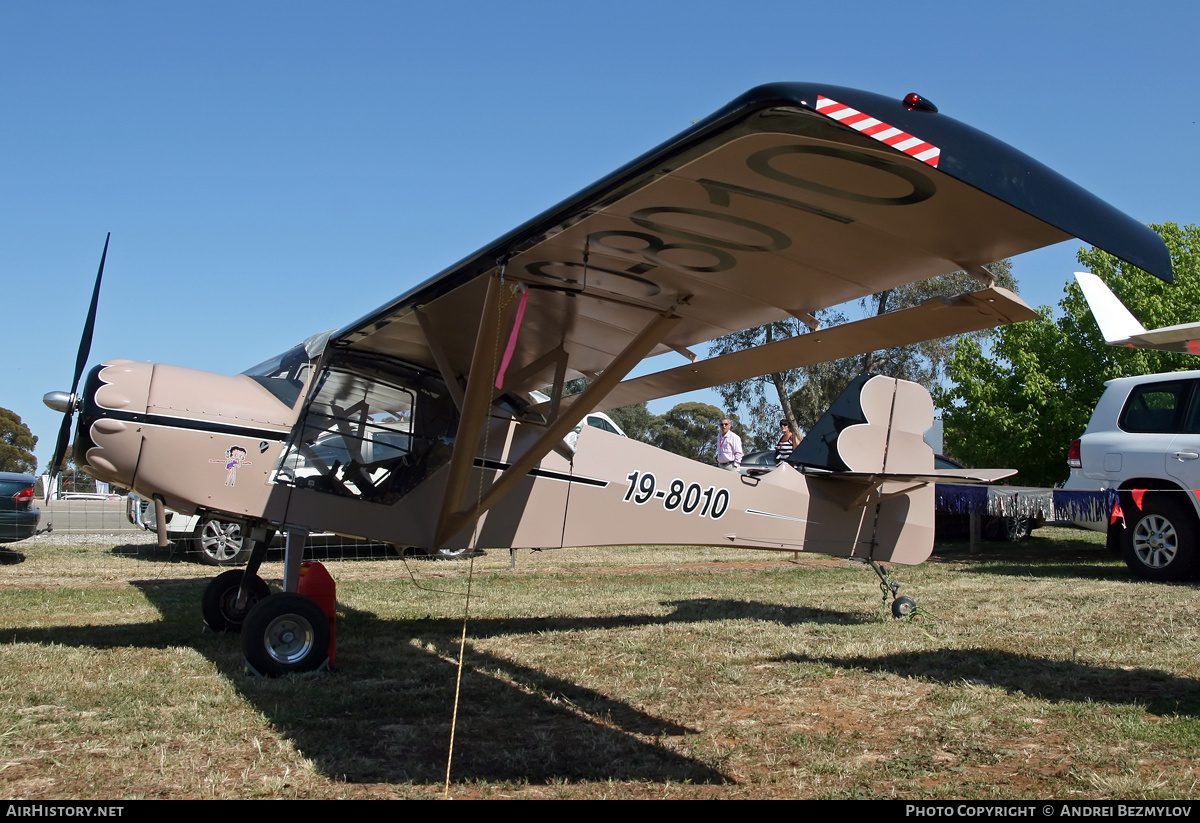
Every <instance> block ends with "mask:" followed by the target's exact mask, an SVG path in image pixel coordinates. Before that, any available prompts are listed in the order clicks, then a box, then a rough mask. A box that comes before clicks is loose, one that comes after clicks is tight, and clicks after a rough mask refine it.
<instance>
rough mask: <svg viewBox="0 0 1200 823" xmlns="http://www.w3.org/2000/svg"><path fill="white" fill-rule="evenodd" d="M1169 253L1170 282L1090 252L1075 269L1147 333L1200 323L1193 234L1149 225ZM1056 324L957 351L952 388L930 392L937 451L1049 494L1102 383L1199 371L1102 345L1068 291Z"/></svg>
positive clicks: (950, 368)
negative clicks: (940, 441) (1102, 287)
mask: <svg viewBox="0 0 1200 823" xmlns="http://www.w3.org/2000/svg"><path fill="white" fill-rule="evenodd" d="M1152 228H1153V229H1154V230H1155V231H1157V232H1158V233H1159V234H1160V235H1162V237H1163V240H1165V241H1166V244H1167V247H1168V249H1169V250H1170V252H1171V258H1172V263H1173V265H1174V269H1175V284H1174V285H1173V286H1172V285H1168V284H1166V283H1163V282H1162V281H1161V280H1159V279H1158V278H1156V277H1152V276H1151V275H1149V274H1146V273H1145V272H1143V271H1141V270H1140V269H1137V268H1135V267H1133V266H1130V265H1129V264H1127V263H1124V262H1122V261H1120V260H1118V259H1117V258H1115V257H1113V256H1112V255H1110V254H1107V253H1105V252H1102V251H1098V250H1096V249H1081V250H1080V252H1079V255H1078V257H1079V262H1080V263H1082V264H1083V265H1084V266H1086V267H1087V268H1088V269H1090V270H1091V271H1092V272H1094V273H1095V274H1097V275H1099V276H1100V277H1101V278H1102V279H1103V280H1104V281H1105V282H1106V283H1107V284H1108V285H1109V287H1110V288H1111V289H1112V290H1113V292H1114V293H1116V294H1117V296H1119V297H1120V298H1121V300H1122V302H1124V303H1125V305H1126V306H1128V307H1129V310H1130V311H1132V312H1133V314H1134V315H1135V316H1136V317H1137V318H1138V319H1139V320H1140V321H1141V322H1142V325H1144V326H1145V327H1146V328H1159V327H1161V326H1171V325H1175V324H1178V323H1188V322H1193V321H1196V320H1200V227H1197V226H1194V225H1192V226H1185V227H1182V228H1181V227H1180V226H1178V225H1176V224H1174V223H1168V224H1165V225H1159V226H1152ZM1058 308H1059V309H1060V311H1061V314H1060V315H1059V316H1058V317H1057V318H1055V317H1054V314H1053V311H1052V309H1051V308H1050V307H1048V306H1043V307H1042V308H1041V309H1040V314H1041V316H1040V317H1039V318H1038V319H1037V320H1030V321H1028V322H1025V323H1016V324H1014V325H1011V326H1004V327H1002V328H1001V329H999V331H998V332H997V334H996V336H995V337H994V340H993V343H992V345H991V347H990V350H985V349H984V348H983V347H982V346H981V345H979V342H978V341H976V340H963V341H960V342H959V343H958V346H957V348H956V349H955V352H954V355H953V357H952V358H951V359H950V361H949V363H948V364H947V374H948V376H949V377H950V379H951V381H952V383H951V385H949V386H948V387H946V388H943V389H941V390H939V391H937V392H935V400H936V402H937V404H938V406H939V407H941V409H942V410H943V418H942V419H943V422H944V424H945V441H946V451H947V452H949V453H950V454H951V455H953V456H954V457H956V458H958V459H959V460H961V461H963V462H964V463H967V464H969V465H973V466H1005V467H1009V468H1015V469H1017V470H1018V471H1019V475H1018V479H1019V482H1021V483H1023V484H1026V485H1033V486H1052V485H1057V484H1059V483H1061V482H1062V481H1064V480H1065V479H1066V477H1067V474H1068V469H1067V464H1066V449H1067V447H1068V446H1069V445H1070V442H1071V441H1072V440H1074V439H1075V438H1076V437H1078V436H1079V435H1080V434H1082V433H1083V430H1084V428H1086V426H1087V421H1088V418H1089V417H1090V416H1091V413H1092V409H1093V408H1094V407H1095V405H1096V401H1097V400H1098V399H1099V398H1100V395H1101V393H1102V392H1103V390H1104V382H1105V381H1106V380H1111V379H1113V378H1115V377H1126V376H1129V375H1137V374H1151V373H1154V372H1169V371H1177V370H1179V369H1194V368H1200V360H1197V359H1196V358H1195V357H1193V356H1191V355H1185V354H1173V353H1170V352H1158V351H1150V350H1147V349H1129V348H1118V347H1113V346H1109V345H1106V344H1105V342H1104V339H1103V338H1102V337H1101V335H1100V330H1099V329H1098V328H1097V326H1096V322H1095V320H1093V318H1092V315H1091V312H1090V311H1089V309H1088V307H1087V301H1086V300H1085V299H1084V297H1083V293H1082V292H1081V291H1080V289H1079V286H1078V284H1077V283H1075V282H1072V283H1071V284H1070V285H1069V286H1068V287H1067V289H1066V296H1065V297H1064V298H1063V299H1062V301H1060V302H1059V304H1058Z"/></svg>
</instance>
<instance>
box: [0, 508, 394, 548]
mask: <svg viewBox="0 0 1200 823" xmlns="http://www.w3.org/2000/svg"><path fill="white" fill-rule="evenodd" d="M127 502H128V501H127V499H126V498H125V497H124V496H116V495H114V496H112V497H110V498H109V499H103V500H100V499H79V498H73V499H72V498H68V499H61V500H38V501H36V502H35V505H36V506H37V507H38V508H40V509H41V519H40V521H39V523H38V529H39V534H38V535H37V536H35V537H33V538H31V540H33V541H34V543H36V542H38V541H41V540H47V539H54V540H72V539H75V540H79V541H80V542H86V543H95V542H97V541H98V540H100V541H102V542H109V541H111V542H112V543H113V545H114V546H119V547H120V548H121V551H122V553H127V552H133V553H137V554H162V555H163V556H164V557H182V558H184V559H187V560H194V561H196V562H210V563H211V558H210V557H208V556H207V555H206V554H205V553H204V552H202V551H201V550H200V545H199V542H198V540H199V535H195V534H189V533H180V532H170V537H171V543H170V545H168V546H167V547H166V548H159V547H158V545H157V536H156V535H155V533H154V532H153V531H148V530H146V529H145V528H143V527H142V526H140V525H137V524H136V523H133V522H131V521H130V519H129V517H128V515H127ZM22 545H23V544H22V543H11V544H5V545H4V546H0V549H3V548H8V549H10V550H14V551H16V550H20V549H21V546H22ZM402 553H403V550H400V549H397V548H395V547H393V546H391V545H388V544H386V543H376V542H371V541H366V540H356V539H353V538H349V537H343V536H341V535H336V534H313V535H310V536H309V538H308V541H307V544H306V549H305V556H306V557H310V558H312V559H316V560H380V559H388V558H399V557H400V556H401V555H402ZM282 554H283V541H282V537H281V536H276V538H275V539H274V540H273V541H272V545H271V548H270V550H269V552H268V559H281V558H282ZM244 562H245V561H244V559H242V560H240V563H244ZM240 563H239V564H240Z"/></svg>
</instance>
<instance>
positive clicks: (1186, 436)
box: [1066, 371, 1200, 580]
mask: <svg viewBox="0 0 1200 823" xmlns="http://www.w3.org/2000/svg"><path fill="white" fill-rule="evenodd" d="M1067 463H1068V465H1070V466H1071V478H1070V479H1069V480H1068V481H1067V483H1066V488H1068V489H1097V488H1099V489H1109V488H1111V489H1117V490H1119V491H1121V492H1122V494H1121V495H1120V500H1121V508H1122V510H1123V511H1124V514H1125V525H1124V528H1122V527H1121V526H1120V525H1119V524H1118V525H1115V526H1110V527H1109V546H1110V547H1111V548H1114V549H1116V548H1118V547H1119V548H1120V551H1121V554H1122V555H1123V556H1124V558H1125V562H1126V563H1127V564H1128V565H1129V567H1130V568H1131V569H1133V571H1134V572H1135V573H1137V574H1138V575H1140V576H1141V577H1144V578H1146V579H1147V580H1187V579H1191V578H1193V577H1195V576H1196V575H1197V573H1200V545H1198V544H1197V540H1198V539H1200V499H1198V497H1197V492H1196V490H1197V489H1200V371H1182V372H1171V373H1168V374H1149V375H1145V376H1142V377H1122V378H1118V379H1116V380H1110V381H1108V382H1107V383H1106V384H1105V389H1104V394H1103V395H1101V397H1100V402H1098V403H1097V404H1096V410H1095V411H1094V412H1092V419H1091V420H1090V421H1089V422H1088V426H1087V430H1086V431H1085V432H1084V433H1083V436H1082V437H1080V438H1079V439H1078V440H1076V441H1075V442H1074V443H1072V444H1071V448H1070V451H1069V453H1068V457H1067Z"/></svg>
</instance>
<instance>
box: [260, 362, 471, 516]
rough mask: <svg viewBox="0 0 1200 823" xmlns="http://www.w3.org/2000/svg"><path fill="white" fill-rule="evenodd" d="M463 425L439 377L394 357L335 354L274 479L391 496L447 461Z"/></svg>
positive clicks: (383, 498)
mask: <svg viewBox="0 0 1200 823" xmlns="http://www.w3.org/2000/svg"><path fill="white" fill-rule="evenodd" d="M457 426H458V412H457V409H456V408H455V406H454V403H453V400H452V399H451V398H450V396H449V394H448V393H447V392H446V391H445V386H444V385H443V384H442V383H441V381H440V380H437V379H436V378H433V377H431V376H430V375H428V374H427V373H425V372H423V371H421V370H418V369H413V368H409V367H407V366H404V365H403V364H398V363H396V362H394V361H392V362H388V361H382V360H378V359H375V358H370V357H364V356H361V355H357V356H356V355H348V354H342V355H340V356H335V358H334V359H333V361H332V362H331V364H330V366H329V367H328V368H327V369H326V370H325V371H324V372H323V373H322V374H321V375H320V376H319V377H318V384H317V387H316V391H315V392H314V393H313V394H312V395H311V400H310V401H309V402H308V404H307V407H306V408H305V410H304V412H303V415H302V418H301V423H300V424H299V425H298V426H297V429H296V434H295V436H294V437H293V439H292V442H291V443H290V444H289V446H288V448H287V450H286V451H285V453H284V456H283V459H282V461H281V463H280V465H279V469H278V471H277V472H276V482H279V483H283V484H286V485H291V486H295V487H297V488H307V489H313V490H315V491H320V492H324V493H327V494H336V495H339V496H343V497H354V498H358V499H362V500H369V501H372V502H377V503H384V504H390V503H393V502H395V501H396V500H399V499H400V498H401V497H403V496H404V495H405V494H407V493H408V492H409V491H411V490H412V489H413V488H415V487H416V486H417V485H418V484H419V483H420V482H421V481H423V480H424V479H425V478H426V477H428V476H429V474H430V473H431V472H433V471H435V470H436V469H437V468H439V467H441V466H442V465H444V464H445V463H447V462H449V459H450V454H451V453H452V451H453V446H452V443H453V437H454V433H455V430H456V429H457Z"/></svg>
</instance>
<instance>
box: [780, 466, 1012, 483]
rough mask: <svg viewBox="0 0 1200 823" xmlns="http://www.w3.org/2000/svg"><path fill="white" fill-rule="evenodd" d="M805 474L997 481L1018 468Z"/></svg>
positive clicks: (918, 480)
mask: <svg viewBox="0 0 1200 823" xmlns="http://www.w3.org/2000/svg"><path fill="white" fill-rule="evenodd" d="M801 471H803V472H804V473H805V474H819V475H821V476H823V477H829V478H832V479H836V480H859V481H867V482H875V481H881V480H882V481H894V482H912V483H922V482H924V483H950V482H953V483H958V484H962V483H995V482H996V481H997V480H1003V479H1004V478H1006V477H1012V476H1013V475H1014V474H1016V473H1017V470H1016V469H965V468H964V469H934V470H933V471H931V472H844V471H832V472H831V471H826V470H824V469H817V470H813V469H810V468H804V469H801Z"/></svg>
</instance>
